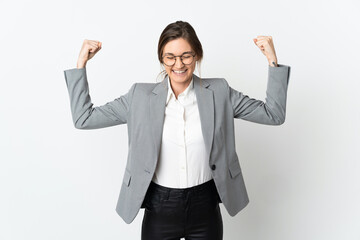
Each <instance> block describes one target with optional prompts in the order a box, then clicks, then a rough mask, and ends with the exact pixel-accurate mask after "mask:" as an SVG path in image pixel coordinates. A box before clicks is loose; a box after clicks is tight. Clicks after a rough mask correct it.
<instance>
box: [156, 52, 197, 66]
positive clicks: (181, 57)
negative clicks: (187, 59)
mask: <svg viewBox="0 0 360 240" xmlns="http://www.w3.org/2000/svg"><path fill="white" fill-rule="evenodd" d="M185 54H190V55H191V56H193V60H192V62H191V63H188V64H185V63H184V62H183V56H184V55H185ZM166 56H172V57H175V62H174V64H172V65H167V64H166V63H165V61H164V58H165V57H166ZM195 56H196V53H193V54H192V53H183V54H181V55H180V56H175V55H170V54H169V55H165V56H163V57H162V60H163V64H164V65H166V66H168V67H172V66H174V65H175V63H176V60H177V57H180V61H181V63H182V64H184V65H191V64H192V63H193V62H194V59H195Z"/></svg>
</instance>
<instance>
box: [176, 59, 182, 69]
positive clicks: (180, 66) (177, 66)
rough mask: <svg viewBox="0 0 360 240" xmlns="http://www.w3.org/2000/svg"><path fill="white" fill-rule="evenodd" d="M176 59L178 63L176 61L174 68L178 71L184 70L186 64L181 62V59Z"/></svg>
mask: <svg viewBox="0 0 360 240" xmlns="http://www.w3.org/2000/svg"><path fill="white" fill-rule="evenodd" d="M175 59H176V61H175V64H174V66H175V67H176V69H179V68H182V67H183V66H184V64H183V63H182V61H181V57H176V58H175Z"/></svg>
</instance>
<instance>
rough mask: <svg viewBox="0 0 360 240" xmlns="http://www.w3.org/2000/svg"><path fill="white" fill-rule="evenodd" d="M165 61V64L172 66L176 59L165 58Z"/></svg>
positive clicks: (171, 57)
mask: <svg viewBox="0 0 360 240" xmlns="http://www.w3.org/2000/svg"><path fill="white" fill-rule="evenodd" d="M163 61H164V63H165V64H166V65H169V66H171V65H173V64H174V63H175V57H173V56H165V57H164V59H163Z"/></svg>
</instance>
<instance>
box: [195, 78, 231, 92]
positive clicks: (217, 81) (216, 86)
mask: <svg viewBox="0 0 360 240" xmlns="http://www.w3.org/2000/svg"><path fill="white" fill-rule="evenodd" d="M200 81H204V82H206V83H207V84H209V88H210V89H212V90H220V89H225V90H226V89H227V88H228V86H229V84H228V82H227V81H226V80H225V78H219V77H217V78H200Z"/></svg>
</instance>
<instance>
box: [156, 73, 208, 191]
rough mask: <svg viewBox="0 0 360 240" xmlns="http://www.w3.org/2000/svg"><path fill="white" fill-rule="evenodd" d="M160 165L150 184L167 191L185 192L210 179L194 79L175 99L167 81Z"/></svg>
mask: <svg viewBox="0 0 360 240" xmlns="http://www.w3.org/2000/svg"><path fill="white" fill-rule="evenodd" d="M167 81H168V87H169V88H168V95H167V100H166V109H165V119H164V126H163V135H162V142H161V151H160V156H159V161H158V164H157V167H156V171H155V174H154V177H153V179H152V181H153V182H155V183H157V184H159V185H162V186H165V187H170V188H188V187H192V186H196V185H199V184H202V183H204V182H207V181H209V180H211V179H212V175H211V169H210V167H209V160H208V159H206V157H205V155H206V154H205V143H204V138H203V135H202V130H201V122H200V115H199V109H198V105H197V100H196V94H195V89H194V78H193V79H192V80H191V82H190V84H189V86H188V87H187V88H186V89H185V90H184V91H183V92H182V93H180V94H179V95H178V99H176V97H175V94H174V92H173V90H172V88H171V85H170V80H169V77H168V78H167Z"/></svg>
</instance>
